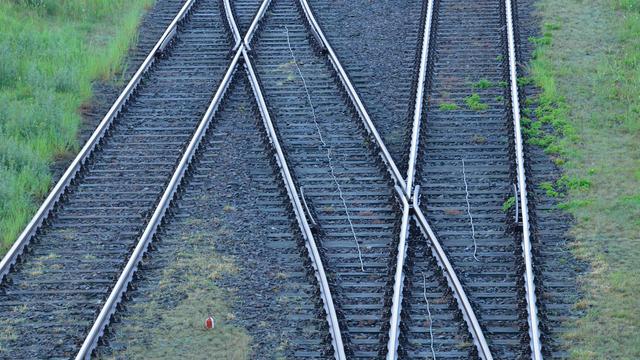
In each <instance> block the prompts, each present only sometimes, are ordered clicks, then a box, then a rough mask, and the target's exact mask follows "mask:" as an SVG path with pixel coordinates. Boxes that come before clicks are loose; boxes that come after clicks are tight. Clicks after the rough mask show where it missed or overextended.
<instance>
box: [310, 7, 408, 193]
mask: <svg viewBox="0 0 640 360" xmlns="http://www.w3.org/2000/svg"><path fill="white" fill-rule="evenodd" d="M300 5H301V6H302V10H303V12H304V14H305V17H306V18H307V21H308V22H309V26H310V28H311V30H312V32H313V35H314V37H315V38H316V39H317V40H318V42H319V45H320V46H321V47H322V48H323V49H324V50H326V51H327V56H328V57H329V60H330V61H331V64H332V65H333V67H334V69H335V71H336V73H337V74H338V77H339V78H340V81H341V82H342V85H343V86H344V88H345V90H346V91H347V94H348V95H349V98H350V99H351V101H352V103H353V105H354V106H355V108H356V111H357V112H358V114H359V115H360V118H361V119H362V121H363V123H364V126H365V129H367V131H368V132H369V134H371V135H372V136H373V138H374V143H375V144H376V146H377V147H378V149H379V153H380V156H381V157H382V160H383V161H384V162H385V164H386V165H387V169H388V170H389V172H390V173H391V176H392V178H393V179H394V181H395V182H396V185H398V186H400V188H401V189H402V191H403V193H404V194H405V196H406V197H407V198H410V197H411V194H409V193H406V192H405V189H406V187H407V186H406V184H405V181H404V178H403V176H402V175H401V174H400V171H399V170H398V167H397V166H396V163H395V162H394V161H393V158H392V157H391V154H390V153H389V150H387V146H386V145H385V144H384V141H382V137H381V136H380V133H378V130H377V129H376V127H375V125H374V124H373V121H371V117H370V116H369V112H368V111H367V109H366V108H365V106H364V104H363V102H362V100H361V99H360V95H358V92H357V91H356V89H355V87H354V86H353V84H352V83H351V80H350V79H349V76H348V75H347V72H346V71H345V70H344V68H343V67H342V64H341V63H340V60H339V59H338V56H337V55H336V53H335V51H333V48H332V47H331V44H329V41H328V40H327V37H326V36H325V35H324V32H323V31H322V28H321V27H320V25H319V24H318V22H317V20H316V17H315V15H314V14H313V11H312V10H311V6H309V3H308V2H307V0H300Z"/></svg>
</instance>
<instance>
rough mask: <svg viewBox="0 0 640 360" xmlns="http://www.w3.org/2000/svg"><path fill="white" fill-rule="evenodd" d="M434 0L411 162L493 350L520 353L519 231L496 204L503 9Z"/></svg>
mask: <svg viewBox="0 0 640 360" xmlns="http://www.w3.org/2000/svg"><path fill="white" fill-rule="evenodd" d="M437 6H438V12H437V16H436V17H435V18H434V21H435V22H436V26H437V31H436V34H435V43H433V45H432V46H434V51H435V61H434V63H433V68H432V73H431V78H430V89H429V92H428V93H427V98H428V103H427V108H428V111H427V113H426V120H425V123H424V126H423V134H422V136H421V139H422V141H421V145H422V148H421V153H420V159H419V162H418V163H419V169H420V170H419V171H418V175H419V181H418V182H417V183H418V184H421V185H422V190H421V193H422V203H421V204H422V206H423V210H425V213H426V216H427V218H428V219H429V220H430V221H431V223H432V227H433V228H434V231H435V232H436V233H437V235H438V236H439V238H440V241H441V242H442V244H443V246H444V248H445V250H446V251H447V252H448V255H449V259H450V261H451V262H452V265H453V266H454V268H455V269H456V270H457V272H458V273H459V276H460V278H461V281H462V282H463V284H464V287H465V290H466V292H467V295H468V297H469V300H470V301H471V303H472V305H473V306H474V307H475V309H476V315H477V317H478V320H479V322H480V325H481V326H482V327H483V329H484V332H485V336H486V337H487V339H488V341H489V345H490V348H491V350H492V352H493V355H494V357H496V358H498V359H517V358H525V357H526V356H528V351H527V349H528V347H529V341H528V338H527V337H526V336H523V334H524V333H525V332H526V328H527V322H526V317H525V315H526V312H525V311H526V310H525V308H524V306H523V305H524V296H523V295H524V288H523V285H522V280H521V278H522V276H521V270H520V266H521V263H522V260H521V254H520V242H521V237H520V235H519V233H516V232H514V231H513V228H514V226H513V224H512V223H513V220H512V219H511V218H510V217H509V216H508V215H507V214H505V213H504V212H503V211H502V205H503V203H504V202H505V201H506V200H507V199H508V198H509V197H510V196H512V195H513V185H512V184H513V183H514V182H515V169H514V167H515V160H514V157H513V155H512V154H513V150H512V149H513V145H512V142H513V140H512V138H513V133H512V127H511V125H510V124H511V122H512V120H511V116H510V110H509V108H508V106H507V102H508V97H507V96H506V89H505V86H504V85H503V83H502V82H504V81H506V80H507V77H506V76H507V73H506V71H507V70H506V65H505V63H504V61H505V60H506V58H507V53H506V51H505V49H504V47H503V45H504V41H505V39H504V33H505V30H504V27H503V26H504V20H503V19H504V15H503V12H502V10H501V3H500V2H496V1H484V0H480V1H475V2H464V3H461V2H458V1H453V0H440V1H439V2H438V5H437ZM447 104H451V105H452V107H451V108H446V107H445V105H447ZM476 244H477V249H476V246H475V245H476ZM476 250H477V251H476ZM474 253H475V256H474ZM416 280H419V279H413V283H415V282H416Z"/></svg>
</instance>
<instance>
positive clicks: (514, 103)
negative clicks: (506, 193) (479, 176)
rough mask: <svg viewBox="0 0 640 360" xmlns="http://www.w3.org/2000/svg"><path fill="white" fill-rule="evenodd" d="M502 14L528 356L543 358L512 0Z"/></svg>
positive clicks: (506, 2)
mask: <svg viewBox="0 0 640 360" xmlns="http://www.w3.org/2000/svg"><path fill="white" fill-rule="evenodd" d="M505 10H506V11H505V17H506V23H507V44H508V52H509V85H510V88H511V111H512V115H513V131H514V138H515V151H516V166H517V174H518V188H519V196H520V212H521V216H522V256H523V258H524V265H525V271H524V284H525V293H526V297H527V315H528V316H527V322H528V323H529V337H530V339H531V340H530V344H529V345H530V347H531V358H532V359H534V360H542V343H541V340H540V328H539V319H538V306H537V304H536V286H535V283H534V274H533V255H532V253H531V233H530V231H531V230H530V228H529V206H528V203H527V182H526V175H525V170H524V150H523V144H522V130H521V124H520V99H519V94H518V72H517V69H516V62H517V59H516V50H515V47H516V46H515V35H514V29H513V10H512V6H511V0H505Z"/></svg>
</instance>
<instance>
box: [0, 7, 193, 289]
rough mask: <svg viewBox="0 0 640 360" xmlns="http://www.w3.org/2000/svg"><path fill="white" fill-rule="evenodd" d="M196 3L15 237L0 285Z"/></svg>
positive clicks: (165, 36) (174, 24)
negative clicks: (16, 237)
mask: <svg viewBox="0 0 640 360" xmlns="http://www.w3.org/2000/svg"><path fill="white" fill-rule="evenodd" d="M196 1H197V0H187V1H186V2H185V3H184V5H183V6H182V8H181V9H180V11H179V12H178V13H177V14H176V16H175V17H174V18H173V21H171V23H170V24H169V26H168V27H167V29H166V30H165V31H164V33H163V34H162V36H161V37H160V39H158V41H157V42H156V44H155V45H154V46H153V48H152V49H151V51H150V52H149V54H148V55H147V57H146V58H145V59H144V61H143V62H142V64H141V65H140V67H139V68H138V70H137V71H136V72H135V74H134V75H133V76H132V77H131V80H129V83H128V84H127V86H126V87H125V88H124V90H122V92H121V93H120V95H119V96H118V98H117V99H116V101H115V102H114V103H113V105H111V108H110V109H109V111H108V112H107V114H106V115H105V116H104V118H102V120H101V121H100V123H99V124H98V126H97V127H96V129H95V130H94V132H93V133H92V134H91V137H90V138H89V140H87V142H86V143H85V144H84V146H83V147H82V149H81V150H80V152H78V155H77V156H76V157H75V159H73V161H72V162H71V164H70V165H69V167H68V168H67V170H66V171H65V172H64V174H63V175H62V177H60V180H58V182H57V183H56V185H55V186H54V187H53V189H51V192H49V195H48V196H47V198H46V199H45V200H44V202H43V203H42V205H40V208H38V211H37V212H36V214H35V215H34V216H33V218H32V219H31V221H29V223H28V224H27V226H26V227H25V229H24V230H23V231H22V233H21V234H20V236H18V239H17V240H16V241H15V242H14V243H13V246H11V248H10V249H9V251H8V252H7V254H6V255H5V256H4V258H3V259H2V261H0V283H2V281H3V280H4V277H5V276H6V275H7V273H8V272H9V271H10V270H11V266H12V265H13V264H15V262H16V261H17V260H18V257H19V256H20V255H21V254H22V252H23V251H24V248H25V247H26V246H27V245H28V244H29V242H30V241H31V238H32V237H33V235H34V234H35V233H36V231H37V230H38V229H39V228H40V226H41V225H42V223H43V222H44V221H45V220H46V218H47V216H49V213H50V212H51V210H52V209H53V208H54V207H55V205H56V204H57V203H58V201H59V200H60V197H61V196H62V195H63V194H64V192H65V191H66V190H67V188H68V187H69V184H71V182H72V181H73V180H74V179H75V178H76V176H77V174H78V172H79V171H80V169H81V168H82V166H83V165H84V163H85V161H86V160H87V159H88V158H89V156H91V154H92V153H93V150H94V149H95V148H96V146H97V145H98V143H99V142H100V140H101V139H102V138H103V137H104V136H105V134H106V132H107V131H108V130H109V129H110V128H111V125H112V124H113V120H114V119H115V118H116V116H118V114H119V113H120V110H122V107H123V106H124V105H125V104H126V103H127V101H128V100H129V98H130V97H131V95H132V94H133V92H134V91H135V89H136V88H137V86H138V84H139V83H140V80H142V77H143V76H144V74H145V73H146V72H147V70H149V68H150V67H151V65H153V63H154V62H155V59H156V55H157V54H159V53H161V52H162V51H164V49H165V47H166V46H167V45H168V44H169V42H170V41H171V40H172V39H173V37H174V36H175V35H176V33H177V28H178V24H179V23H180V22H181V21H182V20H183V19H184V18H185V16H186V15H187V14H188V13H189V10H191V8H192V7H193V4H194V3H195V2H196Z"/></svg>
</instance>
